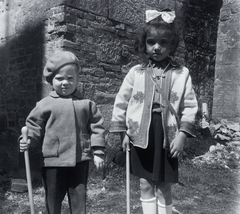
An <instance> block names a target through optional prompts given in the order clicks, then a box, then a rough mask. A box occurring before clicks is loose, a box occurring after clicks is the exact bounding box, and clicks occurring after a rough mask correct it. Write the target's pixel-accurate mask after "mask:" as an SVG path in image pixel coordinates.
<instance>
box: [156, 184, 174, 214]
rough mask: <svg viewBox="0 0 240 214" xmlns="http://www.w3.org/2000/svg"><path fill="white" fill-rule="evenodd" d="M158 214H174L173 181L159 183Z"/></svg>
mask: <svg viewBox="0 0 240 214" xmlns="http://www.w3.org/2000/svg"><path fill="white" fill-rule="evenodd" d="M157 196H158V214H172V194H171V183H162V182H159V183H157Z"/></svg>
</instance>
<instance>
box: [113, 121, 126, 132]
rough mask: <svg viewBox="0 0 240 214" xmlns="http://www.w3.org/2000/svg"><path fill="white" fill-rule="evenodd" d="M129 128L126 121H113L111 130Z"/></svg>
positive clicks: (121, 130)
mask: <svg viewBox="0 0 240 214" xmlns="http://www.w3.org/2000/svg"><path fill="white" fill-rule="evenodd" d="M126 130H127V128H126V124H125V122H119V121H111V122H110V128H109V132H125V131H126Z"/></svg>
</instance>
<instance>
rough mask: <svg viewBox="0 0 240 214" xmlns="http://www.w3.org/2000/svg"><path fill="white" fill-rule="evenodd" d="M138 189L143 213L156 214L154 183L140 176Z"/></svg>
mask: <svg viewBox="0 0 240 214" xmlns="http://www.w3.org/2000/svg"><path fill="white" fill-rule="evenodd" d="M140 190H141V198H140V200H141V202H142V209H143V214H156V197H155V183H154V182H153V181H151V180H147V179H144V178H140Z"/></svg>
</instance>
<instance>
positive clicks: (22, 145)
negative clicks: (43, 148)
mask: <svg viewBox="0 0 240 214" xmlns="http://www.w3.org/2000/svg"><path fill="white" fill-rule="evenodd" d="M30 144H31V141H30V139H28V140H27V142H26V141H24V140H23V139H21V140H20V142H19V145H20V152H24V151H26V150H27V149H29V147H30Z"/></svg>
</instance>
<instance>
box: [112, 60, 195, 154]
mask: <svg viewBox="0 0 240 214" xmlns="http://www.w3.org/2000/svg"><path fill="white" fill-rule="evenodd" d="M156 89H157V87H156V84H155V82H154V81H153V78H152V71H151V66H143V65H136V66H134V67H133V68H131V69H130V71H129V73H128V74H127V75H126V77H125V78H124V81H123V83H122V85H121V88H120V90H119V92H118V94H117V96H116V99H115V103H114V108H113V113H112V120H111V124H110V132H125V131H126V132H127V134H128V136H129V137H130V139H131V143H132V144H133V145H134V146H137V147H140V148H146V147H147V145H148V137H149V136H148V134H149V127H150V122H151V115H152V104H153V97H154V91H155V90H156ZM161 90H163V93H164V94H165V95H166V97H167V98H168V100H169V101H170V103H171V105H172V107H173V109H174V110H175V112H176V113H177V114H178V116H179V118H180V128H178V126H177V121H176V117H175V115H174V114H172V113H171V112H170V111H169V107H168V105H167V103H166V102H165V100H164V99H161V102H162V103H161V106H163V110H162V112H161V114H162V119H163V128H164V144H163V147H164V148H165V149H169V146H170V143H171V142H172V141H173V140H174V138H175V137H176V136H177V134H178V132H179V131H184V132H185V133H187V134H188V136H192V137H194V136H195V125H194V122H195V115H196V113H197V110H198V104H197V100H196V96H195V93H194V90H193V88H192V81H191V77H190V75H189V70H188V69H187V68H186V67H184V66H180V65H178V64H177V63H175V62H173V61H171V66H169V69H168V70H167V71H166V72H165V73H164V78H162V86H161Z"/></svg>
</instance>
